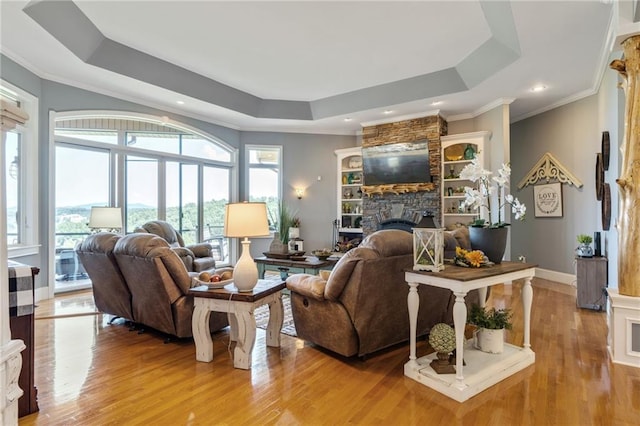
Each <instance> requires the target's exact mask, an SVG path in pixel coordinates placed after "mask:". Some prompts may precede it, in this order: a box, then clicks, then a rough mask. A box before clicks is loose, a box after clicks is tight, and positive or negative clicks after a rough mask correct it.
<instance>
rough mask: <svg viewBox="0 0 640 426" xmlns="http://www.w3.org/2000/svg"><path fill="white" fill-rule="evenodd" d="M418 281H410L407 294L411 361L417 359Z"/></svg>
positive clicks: (413, 361)
mask: <svg viewBox="0 0 640 426" xmlns="http://www.w3.org/2000/svg"><path fill="white" fill-rule="evenodd" d="M418 285H419V284H418V283H409V295H408V296H407V308H408V310H409V344H410V349H409V362H411V363H417V361H416V330H417V329H418V309H419V308H420V297H419V296H418Z"/></svg>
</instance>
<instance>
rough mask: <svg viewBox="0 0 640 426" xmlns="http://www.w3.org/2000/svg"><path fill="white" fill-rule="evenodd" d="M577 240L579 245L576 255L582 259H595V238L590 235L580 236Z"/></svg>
mask: <svg viewBox="0 0 640 426" xmlns="http://www.w3.org/2000/svg"><path fill="white" fill-rule="evenodd" d="M577 240H578V244H579V245H578V247H576V254H577V255H578V256H580V257H593V248H591V243H592V242H593V238H591V236H590V235H586V234H580V235H578V237H577Z"/></svg>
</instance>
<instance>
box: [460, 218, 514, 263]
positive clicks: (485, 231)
mask: <svg viewBox="0 0 640 426" xmlns="http://www.w3.org/2000/svg"><path fill="white" fill-rule="evenodd" d="M508 235H509V228H507V227H506V226H504V227H502V228H488V227H484V228H483V227H478V226H470V227H469V240H470V242H471V248H472V249H473V250H482V252H483V253H484V254H485V255H486V256H487V257H488V258H489V260H490V261H492V262H493V263H496V264H497V263H501V262H502V257H503V256H504V251H505V249H506V247H507V236H508Z"/></svg>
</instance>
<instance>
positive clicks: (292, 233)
mask: <svg viewBox="0 0 640 426" xmlns="http://www.w3.org/2000/svg"><path fill="white" fill-rule="evenodd" d="M296 238H300V228H296V227H294V226H292V227H291V228H289V240H293V239H296Z"/></svg>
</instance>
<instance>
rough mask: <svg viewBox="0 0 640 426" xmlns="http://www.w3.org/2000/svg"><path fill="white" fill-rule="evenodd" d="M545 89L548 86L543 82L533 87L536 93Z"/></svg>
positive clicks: (532, 89)
mask: <svg viewBox="0 0 640 426" xmlns="http://www.w3.org/2000/svg"><path fill="white" fill-rule="evenodd" d="M544 90H547V86H545V85H543V84H538V85H537V86H533V87H532V88H531V91H532V92H534V93H537V92H542V91H544Z"/></svg>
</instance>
